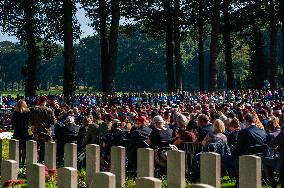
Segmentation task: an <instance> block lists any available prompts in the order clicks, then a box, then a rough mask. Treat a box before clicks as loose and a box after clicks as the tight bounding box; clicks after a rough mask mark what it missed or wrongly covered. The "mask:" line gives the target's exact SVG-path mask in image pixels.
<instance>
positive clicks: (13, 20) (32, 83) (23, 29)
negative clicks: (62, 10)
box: [0, 0, 42, 97]
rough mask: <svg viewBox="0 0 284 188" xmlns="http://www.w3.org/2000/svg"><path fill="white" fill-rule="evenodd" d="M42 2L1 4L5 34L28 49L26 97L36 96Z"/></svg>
mask: <svg viewBox="0 0 284 188" xmlns="http://www.w3.org/2000/svg"><path fill="white" fill-rule="evenodd" d="M40 5H41V4H40V1H34V0H15V1H10V0H2V1H1V2H0V26H1V27H2V30H3V32H5V33H9V34H10V35H14V36H16V37H17V38H18V39H19V40H20V41H22V44H24V45H26V48H27V53H28V57H27V62H26V66H25V67H24V70H23V73H24V75H25V76H26V83H25V95H26V96H27V97H28V96H34V95H35V94H36V88H37V76H36V75H37V71H38V70H37V69H38V64H39V59H38V58H39V56H40V52H39V50H38V47H37V44H36V40H38V39H40V38H41V35H42V28H41V24H42V12H41V8H40Z"/></svg>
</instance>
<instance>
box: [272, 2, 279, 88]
mask: <svg viewBox="0 0 284 188" xmlns="http://www.w3.org/2000/svg"><path fill="white" fill-rule="evenodd" d="M272 5H274V4H273V3H272ZM270 66H271V80H270V82H271V88H272V89H276V88H277V77H278V75H277V74H278V70H277V69H278V65H277V26H276V15H275V10H274V6H272V7H271V11H270Z"/></svg>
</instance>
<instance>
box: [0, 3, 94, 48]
mask: <svg viewBox="0 0 284 188" xmlns="http://www.w3.org/2000/svg"><path fill="white" fill-rule="evenodd" d="M77 8H78V11H77V13H76V17H77V19H78V21H79V22H80V24H81V30H82V35H81V38H84V37H86V36H88V35H93V34H94V29H93V28H92V27H90V26H88V24H89V23H90V19H88V18H87V17H86V15H85V11H84V10H83V9H81V8H80V5H79V4H77ZM1 41H11V42H17V41H18V40H17V38H16V37H13V36H9V35H8V34H4V33H2V32H1V27H0V42H1Z"/></svg>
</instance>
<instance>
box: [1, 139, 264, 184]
mask: <svg viewBox="0 0 284 188" xmlns="http://www.w3.org/2000/svg"><path fill="white" fill-rule="evenodd" d="M1 144H2V143H0V145H1ZM0 149H1V147H0ZM0 152H1V153H2V150H1V151H0ZM26 156H27V159H26V163H27V182H28V185H29V187H31V188H42V187H44V186H45V166H46V167H47V168H48V169H50V170H56V143H54V142H46V143H45V156H44V157H45V158H44V159H45V166H44V165H43V164H39V163H37V161H38V157H37V144H36V142H35V141H27V142H26ZM18 161H19V142H18V141H17V140H10V141H9V160H4V161H2V162H1V164H2V165H1V173H2V178H1V182H6V181H7V180H16V179H17V173H18V170H19V162H18ZM125 172H126V169H125V148H124V147H121V146H118V147H112V148H111V168H110V172H100V147H99V146H98V145H95V144H90V145H87V147H86V184H87V187H94V188H96V187H97V188H122V187H123V186H124V183H125ZM200 182H201V183H202V184H195V185H191V186H190V187H191V188H202V187H203V188H210V187H217V188H220V187H221V156H220V155H219V154H216V153H204V154H202V155H201V165H200ZM167 184H168V187H169V188H184V187H185V153H184V152H183V151H174V150H172V151H168V159H167ZM57 185H58V187H59V188H77V145H76V144H66V145H65V147H64V167H63V168H59V169H58V181H57ZM161 186H162V182H161V180H160V179H157V178H154V150H152V149H149V148H141V149H138V155H137V181H136V187H137V188H146V187H147V188H161ZM239 187H240V188H260V187H261V158H260V157H257V156H241V157H240V160H239Z"/></svg>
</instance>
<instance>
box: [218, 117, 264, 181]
mask: <svg viewBox="0 0 284 188" xmlns="http://www.w3.org/2000/svg"><path fill="white" fill-rule="evenodd" d="M256 120H257V119H256V117H255V115H254V114H251V113H247V114H246V115H245V117H244V125H245V127H246V128H244V129H242V130H240V131H239V134H238V139H237V143H236V145H234V146H233V147H232V148H231V153H232V155H231V156H225V157H222V163H223V165H224V166H226V169H227V171H228V173H229V176H231V177H237V176H238V171H237V170H238V159H239V156H240V155H251V154H256V153H259V152H261V153H262V152H265V149H267V148H266V147H262V146H265V145H266V143H267V135H266V132H265V131H264V130H263V129H260V128H258V127H257V125H256ZM258 146H260V147H258Z"/></svg>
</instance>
